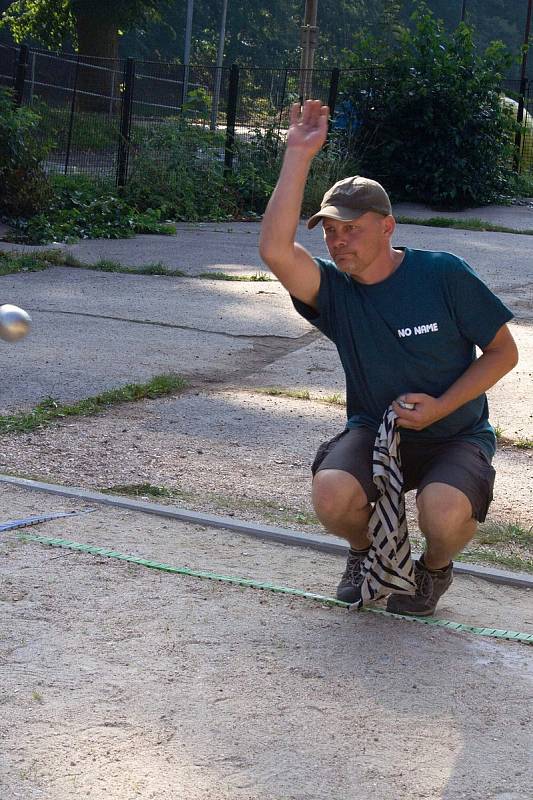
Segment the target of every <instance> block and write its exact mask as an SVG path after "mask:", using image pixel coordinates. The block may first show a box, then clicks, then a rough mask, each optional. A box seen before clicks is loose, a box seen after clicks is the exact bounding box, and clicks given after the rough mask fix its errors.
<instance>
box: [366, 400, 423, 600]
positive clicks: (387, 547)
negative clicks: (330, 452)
mask: <svg viewBox="0 0 533 800" xmlns="http://www.w3.org/2000/svg"><path fill="white" fill-rule="evenodd" d="M373 477H374V483H375V484H376V486H377V488H378V491H379V496H378V499H377V500H376V505H375V507H374V512H373V514H372V516H371V517H370V521H369V523H368V528H369V532H370V536H371V545H370V550H369V551H368V555H367V557H366V558H365V560H364V562H363V564H362V567H361V571H362V574H363V583H362V585H361V599H360V600H358V601H357V602H355V603H354V604H353V605H352V606H351V607H352V608H354V609H357V608H362V607H363V606H364V605H366V604H367V603H370V602H372V601H374V600H379V598H380V597H386V596H387V595H389V594H391V593H392V592H394V593H398V594H410V595H412V594H414V593H415V590H416V584H415V578H414V567H413V562H412V560H411V546H410V543H409V535H408V532H407V521H406V519H405V501H404V495H403V475H402V463H401V459H400V434H399V431H398V429H397V427H396V414H395V413H394V411H393V410H392V408H391V407H390V406H389V408H388V409H387V410H386V412H385V414H384V415H383V420H382V422H381V425H380V428H379V431H378V435H377V437H376V441H375V444H374V456H373Z"/></svg>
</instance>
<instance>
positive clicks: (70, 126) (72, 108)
mask: <svg viewBox="0 0 533 800" xmlns="http://www.w3.org/2000/svg"><path fill="white" fill-rule="evenodd" d="M79 70H80V56H79V54H78V56H77V58H76V69H75V70H74V85H73V87H72V101H71V103H70V119H69V122H68V134H67V152H66V154H65V175H68V162H69V161H70V148H71V146H72V129H73V127H74V114H75V113H76V90H77V88H78V73H79Z"/></svg>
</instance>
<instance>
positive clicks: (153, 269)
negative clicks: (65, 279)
mask: <svg viewBox="0 0 533 800" xmlns="http://www.w3.org/2000/svg"><path fill="white" fill-rule="evenodd" d="M75 266H82V267H83V268H84V269H95V270H98V271H99V272H120V273H123V274H128V275H129V274H133V275H167V276H170V277H173V278H183V277H184V276H185V274H186V273H185V272H183V271H182V270H180V269H169V268H167V267H165V265H164V264H162V263H161V262H160V261H158V262H157V263H156V264H146V265H144V266H142V267H127V266H124V264H121V263H120V262H119V261H113V260H111V259H107V258H101V259H100V260H99V261H97V262H96V264H76V265H75Z"/></svg>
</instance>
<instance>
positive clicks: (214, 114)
mask: <svg viewBox="0 0 533 800" xmlns="http://www.w3.org/2000/svg"><path fill="white" fill-rule="evenodd" d="M227 12H228V0H223V3H222V18H221V20H220V33H219V37H218V51H217V66H216V71H215V88H214V92H213V105H212V106H211V125H210V128H211V130H212V131H215V130H216V128H217V118H218V104H219V101H220V84H221V82H222V61H223V59H224V41H225V38H226V14H227Z"/></svg>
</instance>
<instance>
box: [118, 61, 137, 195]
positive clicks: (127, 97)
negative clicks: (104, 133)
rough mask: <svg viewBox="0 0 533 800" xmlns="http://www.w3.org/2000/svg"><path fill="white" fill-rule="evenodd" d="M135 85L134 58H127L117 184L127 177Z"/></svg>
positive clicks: (119, 184) (121, 183)
mask: <svg viewBox="0 0 533 800" xmlns="http://www.w3.org/2000/svg"><path fill="white" fill-rule="evenodd" d="M134 85H135V60H134V59H133V58H128V59H127V60H126V67H125V70H124V92H123V94H122V109H121V115H120V139H119V145H118V164H117V186H125V184H126V179H127V177H128V160H129V154H130V132H131V112H132V108H133V89H134Z"/></svg>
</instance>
